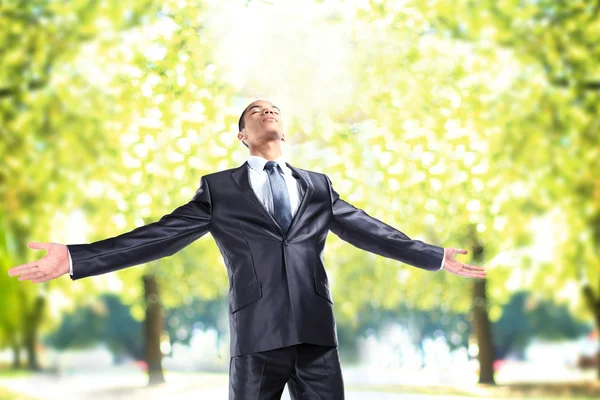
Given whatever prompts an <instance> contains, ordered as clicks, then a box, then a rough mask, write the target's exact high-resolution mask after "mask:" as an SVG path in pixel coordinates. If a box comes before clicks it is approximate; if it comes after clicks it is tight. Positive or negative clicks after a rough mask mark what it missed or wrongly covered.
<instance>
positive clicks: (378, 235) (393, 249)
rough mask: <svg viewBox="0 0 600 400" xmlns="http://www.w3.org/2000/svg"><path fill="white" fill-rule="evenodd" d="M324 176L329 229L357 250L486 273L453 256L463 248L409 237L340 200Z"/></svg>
mask: <svg viewBox="0 0 600 400" xmlns="http://www.w3.org/2000/svg"><path fill="white" fill-rule="evenodd" d="M325 177H326V178H327V183H328V185H329V188H330V191H331V192H330V194H331V202H332V209H333V218H332V221H331V226H330V230H331V231H332V232H333V233H335V234H336V235H337V236H338V237H339V238H340V239H342V240H344V241H346V242H348V243H351V244H352V245H354V246H356V247H358V248H360V249H363V250H366V251H369V252H371V253H375V254H378V255H380V256H383V257H387V258H391V259H394V260H397V261H401V262H403V263H406V264H409V265H413V266H415V267H418V268H422V269H426V270H428V271H437V270H440V269H444V270H446V271H448V272H450V273H452V274H455V275H460V276H467V277H471V278H483V277H484V276H485V271H484V269H483V268H482V267H477V266H472V265H467V264H463V263H461V262H459V261H458V260H456V259H455V258H454V255H455V254H466V253H467V251H466V250H460V249H454V248H447V249H444V248H442V247H439V246H434V245H431V244H427V243H424V242H422V241H420V240H412V239H411V238H409V237H408V236H407V235H405V234H404V233H402V232H400V231H399V230H397V229H395V228H394V227H392V226H389V225H387V224H385V223H383V222H381V221H379V220H378V219H376V218H373V217H371V216H370V215H368V214H367V213H366V212H364V211H363V210H361V209H359V208H356V207H354V206H353V205H352V204H350V203H348V202H346V201H344V200H342V199H341V198H340V196H339V195H338V193H337V192H336V191H335V190H334V189H333V185H332V184H331V180H330V179H329V177H328V176H327V175H325Z"/></svg>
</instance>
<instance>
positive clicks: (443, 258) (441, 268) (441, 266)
mask: <svg viewBox="0 0 600 400" xmlns="http://www.w3.org/2000/svg"><path fill="white" fill-rule="evenodd" d="M444 261H446V249H445V248H444V257H442V264H441V265H440V269H438V271H441V270H443V269H444Z"/></svg>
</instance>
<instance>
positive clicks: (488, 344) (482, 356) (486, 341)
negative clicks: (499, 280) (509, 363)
mask: <svg viewBox="0 0 600 400" xmlns="http://www.w3.org/2000/svg"><path fill="white" fill-rule="evenodd" d="M470 236H471V239H472V241H473V250H472V251H473V261H474V262H475V263H476V264H481V263H483V261H484V256H483V253H484V249H483V245H482V244H481V242H480V241H479V238H478V237H477V231H476V229H475V227H474V226H472V227H471V235H470ZM486 282H487V281H486V280H485V279H475V281H474V283H473V306H472V308H471V319H472V324H473V331H474V332H475V337H476V339H477V346H478V347H479V352H478V354H477V359H478V360H479V383H487V384H491V385H495V384H496V382H495V381H494V361H495V358H496V357H495V355H494V341H493V338H492V328H491V326H490V319H489V316H488V311H487V310H488V301H487V293H486V289H485V286H486Z"/></svg>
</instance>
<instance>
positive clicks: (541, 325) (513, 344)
mask: <svg viewBox="0 0 600 400" xmlns="http://www.w3.org/2000/svg"><path fill="white" fill-rule="evenodd" d="M589 331H590V327H589V325H587V324H584V323H582V322H581V321H578V320H575V319H574V318H573V317H572V315H571V314H570V313H569V309H568V307H567V306H566V305H565V304H562V305H559V304H556V303H555V302H553V301H549V300H543V299H536V296H535V295H533V294H531V293H526V292H518V293H515V294H513V296H512V297H511V299H510V301H509V302H508V303H507V304H506V305H505V306H504V309H503V311H502V316H501V317H500V319H499V320H498V321H496V323H495V324H494V326H493V332H494V334H493V336H494V344H495V345H496V356H497V357H498V358H499V359H502V358H505V357H506V355H507V354H508V353H516V354H517V355H519V354H521V353H522V351H523V350H525V348H526V346H527V345H528V344H529V343H530V341H531V339H533V338H538V339H546V340H555V341H558V340H568V339H576V338H579V337H581V335H584V334H586V333H588V332H589Z"/></svg>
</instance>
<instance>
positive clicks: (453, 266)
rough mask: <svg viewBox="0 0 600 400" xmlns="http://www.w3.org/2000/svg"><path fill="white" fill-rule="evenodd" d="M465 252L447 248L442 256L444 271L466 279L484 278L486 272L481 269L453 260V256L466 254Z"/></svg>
mask: <svg viewBox="0 0 600 400" xmlns="http://www.w3.org/2000/svg"><path fill="white" fill-rule="evenodd" d="M467 253H468V251H467V250H462V249H453V248H447V249H446V251H445V255H444V267H443V268H444V271H448V272H450V273H451V274H454V275H458V276H465V277H467V278H480V279H481V278H485V275H486V272H485V269H484V268H483V267H477V266H475V265H469V264H464V263H462V262H460V261H458V260H457V259H456V258H454V255H455V254H467Z"/></svg>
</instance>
